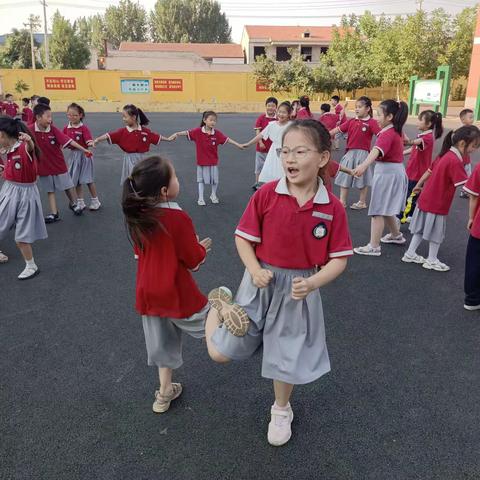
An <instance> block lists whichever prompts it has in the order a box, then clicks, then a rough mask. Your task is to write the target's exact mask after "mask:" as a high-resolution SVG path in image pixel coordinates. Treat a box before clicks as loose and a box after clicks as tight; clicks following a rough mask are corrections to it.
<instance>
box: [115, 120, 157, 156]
mask: <svg viewBox="0 0 480 480" xmlns="http://www.w3.org/2000/svg"><path fill="white" fill-rule="evenodd" d="M107 135H108V141H109V142H110V143H111V144H112V145H118V146H119V147H120V148H121V149H122V150H123V151H124V152H126V153H147V152H148V151H149V150H150V145H158V144H159V143H160V135H159V134H158V133H155V132H152V131H151V130H150V129H148V128H146V127H140V126H139V127H138V128H136V129H131V128H130V127H123V128H119V129H118V130H115V131H114V132H109V133H107Z"/></svg>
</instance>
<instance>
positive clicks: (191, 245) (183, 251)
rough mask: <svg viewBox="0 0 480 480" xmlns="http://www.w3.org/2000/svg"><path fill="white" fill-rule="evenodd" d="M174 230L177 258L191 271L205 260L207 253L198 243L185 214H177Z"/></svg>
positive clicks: (190, 222)
mask: <svg viewBox="0 0 480 480" xmlns="http://www.w3.org/2000/svg"><path fill="white" fill-rule="evenodd" d="M176 230H177V231H176V232H175V235H174V237H175V249H176V252H177V257H178V259H179V261H180V262H182V263H183V264H184V265H185V267H187V268H188V269H189V270H193V269H195V268H197V267H198V266H199V265H200V264H201V263H202V262H203V261H204V260H205V257H206V255H207V252H206V250H205V248H204V247H203V246H202V245H200V243H199V242H198V239H197V235H196V233H195V228H194V227H193V222H192V220H191V218H190V217H189V216H188V215H187V214H186V213H184V212H180V213H179V215H178V224H177V225H176Z"/></svg>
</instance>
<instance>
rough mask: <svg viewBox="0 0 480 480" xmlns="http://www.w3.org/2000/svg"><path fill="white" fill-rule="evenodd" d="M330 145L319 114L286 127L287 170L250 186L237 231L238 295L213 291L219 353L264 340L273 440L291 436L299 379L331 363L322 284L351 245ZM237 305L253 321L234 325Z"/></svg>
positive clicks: (232, 354)
mask: <svg viewBox="0 0 480 480" xmlns="http://www.w3.org/2000/svg"><path fill="white" fill-rule="evenodd" d="M330 148H331V140H330V135H329V134H328V131H327V130H326V129H325V128H324V127H323V126H322V125H320V124H319V123H318V122H317V121H316V120H300V121H295V122H293V123H292V124H291V125H290V126H289V127H288V128H287V130H286V131H285V133H284V134H283V141H282V145H281V152H280V159H281V162H282V165H283V169H284V172H285V173H284V176H283V177H282V178H281V179H280V180H277V181H274V182H271V183H268V184H266V185H264V186H262V188H260V189H259V190H258V191H257V192H256V193H255V194H254V195H253V196H252V198H251V199H250V202H249V204H248V206H247V208H246V210H245V212H244V214H243V215H242V218H241V219H240V222H239V224H238V227H237V229H236V231H235V243H236V246H237V251H238V254H239V256H240V259H241V260H242V262H243V264H244V265H245V274H244V277H243V280H242V282H241V285H240V287H239V290H238V292H237V295H236V299H235V300H236V303H235V304H234V306H233V307H232V303H231V302H232V298H231V295H229V294H227V292H226V291H225V290H222V289H216V290H213V291H212V292H210V294H209V300H210V302H211V304H212V306H213V307H214V308H213V309H212V311H215V312H216V317H215V316H213V315H209V317H208V319H207V325H206V339H207V346H208V349H209V353H210V356H211V357H212V358H213V359H214V360H216V361H218V362H228V361H229V360H231V359H233V360H242V359H246V358H248V357H250V356H251V355H253V353H254V352H255V351H256V350H257V349H258V347H259V346H260V345H261V344H263V360H262V376H263V377H265V378H269V379H272V380H273V390H274V397H275V401H274V404H273V406H272V407H271V410H270V412H271V421H270V423H269V426H268V435H267V438H268V442H269V443H270V444H271V445H275V446H279V445H283V444H285V443H286V442H288V440H289V439H290V436H291V423H292V420H293V411H292V407H291V405H290V398H291V395H292V392H293V389H294V386H295V385H302V384H306V383H310V382H313V381H315V380H317V379H318V378H320V377H321V376H322V375H324V374H325V373H327V372H329V371H330V361H329V356H328V350H327V345H326V340H325V326H324V320H323V310H322V300H321V296H320V290H319V289H320V288H321V287H323V286H325V285H327V284H328V283H330V282H331V281H333V280H334V279H335V278H337V277H338V276H339V275H340V274H341V273H342V272H343V271H344V269H345V267H346V265H347V257H348V256H350V255H352V254H353V252H352V244H351V240H350V235H349V231H348V222H347V216H346V213H345V209H344V208H343V206H342V204H341V203H340V201H339V200H338V199H337V198H336V197H335V196H334V195H333V194H331V193H329V192H328V191H327V189H326V188H325V186H324V184H323V179H322V177H323V176H324V175H325V174H326V170H327V168H328V163H329V161H330ZM292 232H295V235H292ZM235 308H236V309H237V312H236V314H237V315H236V317H237V319H238V318H242V315H241V313H239V311H238V309H241V310H242V311H243V312H245V317H247V318H249V321H248V322H247V324H246V327H245V328H244V329H241V328H239V330H240V331H237V332H235V333H232V328H228V326H229V325H231V323H235V322H232V310H233V309H235ZM222 322H224V323H222ZM226 322H228V324H227V325H225V323H226ZM236 323H237V324H240V322H239V321H237V322H236ZM242 335H243V336H242Z"/></svg>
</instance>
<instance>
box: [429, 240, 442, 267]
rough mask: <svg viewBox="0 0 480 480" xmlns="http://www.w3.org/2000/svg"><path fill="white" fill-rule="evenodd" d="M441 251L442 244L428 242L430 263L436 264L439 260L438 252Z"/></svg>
mask: <svg viewBox="0 0 480 480" xmlns="http://www.w3.org/2000/svg"><path fill="white" fill-rule="evenodd" d="M439 250H440V244H439V243H435V242H428V258H427V261H429V262H436V261H437V260H438V257H437V255H438V251H439Z"/></svg>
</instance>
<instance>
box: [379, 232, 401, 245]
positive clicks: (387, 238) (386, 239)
mask: <svg viewBox="0 0 480 480" xmlns="http://www.w3.org/2000/svg"><path fill="white" fill-rule="evenodd" d="M380 241H381V242H382V243H396V244H397V245H403V244H404V243H405V242H406V241H407V239H406V238H405V237H404V236H403V233H401V234H400V235H398V237H394V236H393V235H392V234H391V233H387V234H386V235H385V236H384V237H382V238H381V239H380Z"/></svg>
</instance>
